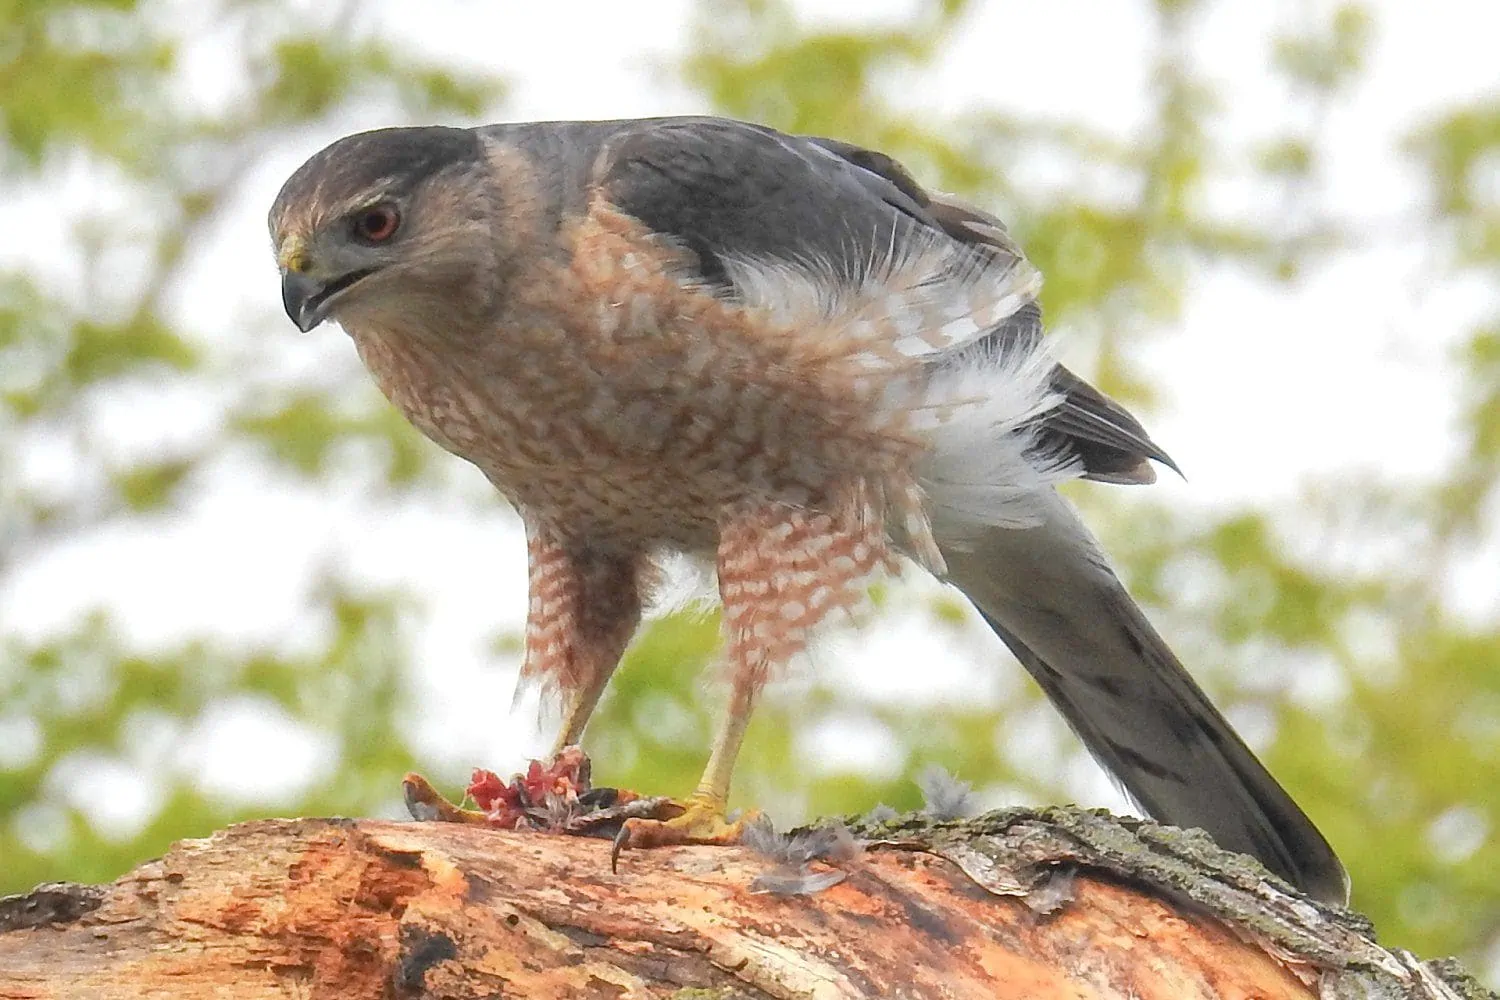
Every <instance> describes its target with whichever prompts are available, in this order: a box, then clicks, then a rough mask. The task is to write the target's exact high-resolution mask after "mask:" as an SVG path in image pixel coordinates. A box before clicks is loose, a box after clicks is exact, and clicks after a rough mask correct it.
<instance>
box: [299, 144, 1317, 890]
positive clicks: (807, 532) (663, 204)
mask: <svg viewBox="0 0 1500 1000" xmlns="http://www.w3.org/2000/svg"><path fill="white" fill-rule="evenodd" d="M270 224H271V232H272V237H273V239H274V241H275V247H276V253H277V258H278V261H279V263H280V265H281V270H282V295H283V299H284V302H285V305H286V310H287V314H288V315H289V316H291V318H292V320H293V321H294V322H295V323H296V324H297V325H298V326H299V327H301V328H302V329H304V330H307V329H310V328H311V327H313V326H315V325H317V324H318V323H319V322H321V321H322V320H325V319H333V320H336V321H337V322H338V323H340V324H341V325H342V326H343V327H344V328H345V329H346V330H347V331H348V332H349V334H350V336H352V337H353V339H354V343H355V346H356V347H357V349H358V350H359V354H360V357H361V358H363V359H364V362H365V364H366V365H367V366H368V367H369V369H370V372H371V374H372V375H374V377H375V380H376V382H378V383H379V385H380V388H381V389H382V390H383V391H384V392H385V394H386V396H387V397H389V398H390V400H391V402H393V403H394V404H395V405H396V406H397V407H398V408H399V409H400V410H401V411H402V412H403V413H404V414H405V415H406V416H407V417H408V418H409V419H410V420H411V421H412V423H414V424H415V425H416V426H417V427H418V428H420V429H421V430H422V431H423V432H424V433H425V434H426V435H427V436H428V437H430V438H432V439H433V440H434V441H436V442H437V443H438V444H440V445H442V446H443V447H444V448H446V449H448V450H449V451H451V452H453V453H454V454H456V455H459V456H461V457H463V458H465V459H467V460H468V461H470V462H472V463H474V464H475V465H476V466H478V467H479V468H480V469H481V470H483V472H484V473H485V475H486V476H488V477H489V479H490V481H491V482H493V483H494V485H495V487H496V488H497V489H499V490H500V492H501V493H503V494H504V495H505V496H506V498H507V499H508V500H509V501H510V502H511V503H512V504H513V505H514V506H515V508H516V510H517V511H519V513H520V515H521V517H522V519H523V521H524V522H525V525H526V534H527V539H528V545H529V554H530V611H529V617H528V622H527V628H526V658H525V666H524V668H523V676H524V677H525V678H526V679H528V680H531V681H535V682H539V683H541V684H544V685H547V686H550V687H551V688H552V689H554V690H555V691H556V692H558V693H559V694H560V695H561V698H562V701H563V704H564V709H565V720H564V724H563V728H562V732H561V733H560V735H559V737H558V745H559V747H561V746H566V745H570V744H573V743H576V742H577V741H578V740H579V738H580V736H581V735H582V733H583V728H584V725H585V723H586V722H587V721H588V717H589V714H590V712H591V711H592V710H593V708H594V705H595V704H596V703H597V701H598V699H599V696H600V693H601V692H602V691H603V690H604V687H605V685H606V683H607V682H608V680H609V677H610V674H611V672H612V671H613V670H614V668H615V665H616V663H617V662H618V660H619V658H620V655H621V652H622V651H623V650H624V648H625V645H626V643H627V642H628V641H629V640H630V638H631V635H632V634H633V632H634V631H635V629H636V627H637V624H638V622H639V619H640V614H641V606H642V600H643V596H644V595H643V589H644V588H645V587H646V586H647V585H648V581H649V580H650V579H651V576H652V572H651V571H652V564H653V559H654V558H656V557H657V556H658V555H660V554H661V553H663V552H665V551H678V552H684V553H687V554H689V555H694V556H700V557H704V558H707V559H712V560H713V561H714V564H715V566H716V568H717V571H718V586H719V594H720V597H721V598H722V600H723V605H724V617H723V621H724V633H725V641H726V656H727V658H728V661H729V668H730V676H731V689H730V695H729V704H728V707H727V709H726V710H725V713H724V715H723V718H722V722H721V724H720V725H719V727H718V729H717V732H716V735H715V737H714V741H713V746H712V751H711V754H710V757H709V761H708V766H707V769H706V770H705V772H704V774H703V779H702V782H701V783H700V785H699V787H698V790H697V792H696V793H695V794H694V795H693V797H692V798H691V799H689V800H687V802H686V803H684V808H683V811H682V815H680V816H678V817H676V818H674V819H670V820H640V819H633V820H631V821H630V823H629V825H628V831H627V836H628V837H629V839H630V841H631V842H632V843H634V844H638V845H641V844H650V843H661V842H680V841H689V840H692V841H703V840H709V841H712V840H725V839H729V838H732V837H733V836H735V835H736V833H737V832H738V831H737V829H736V827H735V826H734V825H733V824H728V823H726V821H725V819H724V808H725V798H726V796H727V794H728V789H729V779H730V771H731V769H732V767H733V764H734V759H735V754H736V752H737V751H738V749H739V746H740V741H741V738H742V737H743V735H744V730H745V725H746V721H747V719H748V717H749V715H750V711H751V708H752V706H753V704H754V702H755V699H756V696H757V693H758V692H759V690H760V688H761V686H762V685H763V684H764V683H765V681H766V680H767V678H768V677H769V676H770V675H771V674H772V673H773V672H774V671H775V669H776V667H777V666H778V665H779V664H781V663H783V662H785V661H786V660H787V659H788V658H789V657H791V656H793V655H794V654H796V653H797V652H798V651H799V650H800V649H801V648H802V647H803V646H804V644H805V642H806V641H807V637H808V633H809V631H810V630H811V629H812V628H813V627H814V626H816V625H817V624H818V623H819V622H820V621H822V620H823V619H824V618H826V617H827V616H828V615H829V613H830V612H832V611H834V610H835V609H839V608H846V607H848V606H850V605H851V604H853V603H854V602H855V601H856V600H857V599H858V597H859V595H860V594H861V592H862V588H863V585H864V583H865V582H866V581H867V580H868V579H869V578H870V576H871V575H872V574H876V573H879V572H881V571H884V570H886V569H889V568H891V567H892V566H893V564H894V562H895V560H896V559H897V557H900V556H904V557H908V558H910V559H911V560H913V561H915V562H916V563H918V564H920V565H922V566H924V567H926V568H927V569H928V570H930V571H931V572H933V573H934V574H937V575H939V576H941V577H943V578H945V579H947V580H950V581H951V582H952V583H954V584H955V585H956V586H957V587H958V588H959V589H961V590H962V591H963V592H964V593H965V594H966V595H967V596H968V597H969V598H970V599H971V600H972V601H973V602H974V604H975V605H977V606H978V608H979V610H980V612H981V613H982V614H983V615H984V617H985V619H986V620H987V621H988V622H989V623H990V624H991V625H992V626H993V627H994V630H995V632H996V633H997V634H998V635H999V636H1000V638H1001V639H1002V640H1003V641H1004V642H1005V644H1006V645H1007V646H1009V647H1010V649H1011V650H1012V651H1013V652H1014V653H1015V655H1016V657H1017V658H1018V659H1019V660H1020V661H1021V663H1022V664H1023V665H1024V666H1025V667H1026V669H1027V670H1029V671H1030V672H1031V674H1032V675H1033V676H1034V677H1035V678H1036V680H1037V682H1038V683H1039V684H1040V685H1041V686H1042V688H1043V690H1045V691H1046V693H1047V695H1048V696H1049V697H1050V698H1051V699H1052V701H1053V703H1054V704H1056V706H1057V707H1058V708H1059V709H1060V710H1061V711H1062V713H1063V715H1065V716H1066V717H1067V719H1068V722H1069V723H1070V724H1071V725H1072V727H1073V729H1074V730H1075V731H1076V732H1077V733H1078V735H1079V736H1080V737H1081V738H1082V739H1083V741H1084V743H1085V744H1086V745H1087V746H1088V748H1089V750H1090V751H1092V753H1093V754H1094V756H1095V757H1096V758H1097V759H1098V760H1099V761H1100V762H1101V763H1102V764H1103V765H1104V766H1105V767H1106V768H1108V770H1109V771H1110V772H1111V773H1112V774H1113V775H1114V776H1115V778H1117V779H1118V780H1119V781H1120V782H1121V783H1122V784H1123V785H1124V786H1125V788H1126V789H1127V790H1128V791H1129V792H1130V794H1131V795H1132V796H1134V798H1135V799H1136V800H1137V801H1138V802H1139V803H1140V804H1141V805H1142V806H1143V807H1144V808H1145V809H1146V810H1147V811H1149V812H1150V813H1151V814H1152V815H1154V816H1156V817H1157V818H1159V819H1161V820H1164V821H1167V822H1170V823H1175V824H1178V825H1182V826H1197V827H1202V828H1203V829H1205V830H1207V831H1208V832H1209V833H1210V834H1212V835H1213V836H1214V838H1215V839H1216V840H1218V842H1219V843H1220V844H1221V845H1223V846H1225V847H1227V848H1230V849H1233V850H1238V851H1242V852H1245V853H1249V854H1252V855H1254V856H1256V857H1258V858H1259V859H1260V860H1261V861H1263V862H1264V863H1265V864H1266V866H1267V867H1269V868H1270V869H1271V870H1272V871H1274V872H1276V873H1277V874H1278V875H1281V876H1282V877H1283V878H1285V879H1287V880H1288V881H1289V882H1292V883H1294V884H1295V885H1297V886H1300V887H1301V888H1303V889H1305V890H1306V891H1308V892H1309V893H1311V894H1313V895H1315V896H1318V897H1320V898H1323V899H1328V900H1342V899H1344V898H1345V896H1346V894H1347V880H1346V877H1345V875H1344V871H1343V868H1342V867H1341V866H1340V864H1339V862H1338V859H1337V858H1336V857H1335V856H1334V853H1333V851H1332V850H1331V849H1330V847H1329V846H1328V843H1327V842H1326V841H1325V840H1324V839H1323V837H1322V835H1321V834H1319V832H1318V830H1317V828H1316V827H1314V826H1313V824H1312V822H1311V821H1310V820H1309V819H1308V818H1307V817H1306V816H1305V815H1304V814H1303V813H1302V811H1301V810H1300V809H1299V808H1298V807H1297V805H1296V804H1295V803H1294V802H1293V801H1292V800H1291V798H1290V797H1289V796H1288V795H1287V794H1286V792H1285V791H1283V790H1282V788H1281V786H1280V785H1278V784H1277V783H1276V781H1275V779H1273V778H1272V777H1271V776H1270V774H1268V773H1267V772H1266V770H1265V768H1264V767H1262V766H1261V764H1260V763H1259V762H1258V761H1257V760H1256V759H1255V757H1254V755H1253V754H1252V753H1251V752H1250V750H1249V749H1248V748H1246V746H1245V744H1244V743H1243V742H1242V741H1241V740H1240V739H1239V737H1238V736H1237V735H1235V733H1234V731H1233V730H1231V729H1230V728H1229V726H1228V724H1227V723H1226V722H1225V721H1224V719H1223V717H1222V716H1220V714H1219V713H1218V712H1217V711H1216V710H1215V709H1214V707H1213V705H1211V704H1210V703H1209V701H1208V699H1207V698H1206V697H1205V696H1204V694H1203V692H1202V691H1200V690H1199V688H1198V686H1197V685H1196V684H1195V683H1194V682H1193V679H1192V678H1191V677H1190V676H1189V675H1188V674H1187V672H1186V671H1185V670H1184V669H1183V667H1182V666H1181V664H1180V663H1179V662H1178V661H1177V659H1176V657H1174V656H1173V655H1172V652H1171V651H1170V650H1169V649H1168V648H1167V646H1166V644H1165V643H1164V642H1163V641H1162V639H1161V637H1160V636H1159V635H1157V633H1156V631H1155V630H1154V629H1153V628H1152V627H1151V625H1150V623H1148V622H1147V621H1146V618H1145V617H1144V615H1143V614H1142V613H1141V611H1140V609H1139V608H1137V607H1136V605H1135V603H1134V602H1133V601H1132V600H1131V599H1130V597H1129V596H1128V595H1127V594H1126V592H1125V590H1124V589H1123V587H1122V586H1121V584H1120V582H1119V581H1118V579H1116V577H1115V575H1114V573H1113V572H1112V571H1111V570H1110V568H1109V566H1108V564H1107V562H1106V560H1105V557H1104V555H1103V554H1102V553H1101V552H1100V550H1099V547H1098V545H1097V544H1096V543H1095V541H1094V540H1093V538H1092V537H1091V536H1090V534H1089V533H1088V531H1087V529H1086V528H1085V527H1084V526H1083V524H1082V523H1081V522H1080V521H1079V519H1078V517H1077V516H1076V515H1075V513H1074V512H1073V510H1072V508H1071V507H1070V506H1069V505H1068V504H1067V503H1066V502H1065V501H1064V500H1063V499H1062V498H1061V497H1059V495H1058V494H1057V492H1056V490H1055V485H1056V484H1057V483H1058V482H1060V481H1062V480H1065V479H1069V478H1075V477H1083V478H1089V479H1096V480H1102V481H1105V482H1112V483H1146V482H1150V481H1152V480H1153V479H1154V478H1155V474H1154V472H1153V469H1152V466H1151V463H1152V462H1153V461H1155V462H1160V463H1163V464H1165V465H1167V466H1169V467H1170V466H1171V460H1170V459H1169V458H1168V457H1167V456H1166V454H1165V453H1164V452H1162V450H1161V449H1160V448H1158V447H1157V446H1156V444H1154V443H1153V442H1152V441H1151V439H1150V437H1149V436H1147V434H1146V432H1145V430H1144V429H1142V427H1141V425H1140V424H1139V423H1137V422H1136V420H1135V419H1134V418H1133V417H1132V416H1131V415H1130V414H1129V413H1127V412H1126V411H1125V410H1124V409H1123V408H1121V407H1120V406H1119V405H1118V404H1116V403H1114V402H1113V401H1111V400H1109V399H1108V398H1106V397H1105V396H1104V395H1102V394H1101V393H1099V392H1098V391H1097V390H1095V389H1094V388H1092V387H1091V386H1089V385H1088V384H1087V383H1085V382H1083V381H1082V380H1081V379H1079V378H1078V377H1077V376H1075V375H1073V374H1072V373H1071V372H1069V371H1067V370H1066V369H1064V368H1062V367H1060V366H1058V365H1056V364H1054V363H1053V362H1052V361H1051V360H1050V359H1049V358H1048V355H1047V353H1046V351H1045V349H1044V346H1043V343H1042V335H1041V317H1040V312H1039V310H1038V308H1037V305H1036V293H1037V289H1038V286H1039V283H1040V279H1039V277H1038V275H1037V273H1036V271H1035V270H1034V269H1033V268H1032V267H1031V266H1030V265H1029V264H1028V263H1027V261H1026V259H1025V258H1024V257H1023V256H1022V254H1021V252H1020V250H1019V249H1018V248H1017V247H1016V245H1015V244H1014V243H1013V242H1012V241H1011V240H1010V238H1009V237H1008V236H1007V234H1006V232H1005V229H1004V227H1003V226H1002V225H1001V224H1000V223H999V222H998V221H996V220H995V219H993V218H991V217H990V216H988V215H986V214H984V213H982V212H979V211H977V210H975V209H973V208H969V207H967V206H964V205H961V204H959V203H957V202H955V201H952V200H949V199H946V198H943V197H939V196H936V195H933V194H930V193H928V192H926V191H924V190H923V189H922V188H921V187H920V186H918V185H917V183H916V182H915V181H914V180H913V179H912V178H911V176H910V175H909V174H907V173H906V171H905V170H903V169H902V168H901V167H900V166H899V165H898V164H897V163H895V162H894V161H893V160H891V159H890V158H888V157H886V156H883V155H881V154H879V153H875V152H871V151H868V150H864V149H859V148H857V147H854V146H850V145H847V144H845V143H841V142H836V141H833V140H829V139H816V138H803V137H797V136H790V135H785V134H782V133H780V132H776V131H774V130H772V129H768V128H762V127H759V126H755V125H749V124H745V123H741V122H734V121H727V120H722V119H714V118H669V119H657V120H642V121H615V122H551V123H535V124H516V125H494V126H489V127H485V128H477V129H458V128H440V127H431V128H401V129H385V130H381V131H376V132H367V133H363V134H360V135H353V136H349V137H347V138H345V139H341V140H339V141H338V142H335V143H334V144H333V145H331V146H329V147H328V148H326V149H324V150H323V151H322V152H320V153H318V154H317V155H315V156H313V157H312V159H310V160H309V161H308V162H307V163H306V164H304V165H303V166H302V167H301V168H300V169H298V170H297V172H296V173H294V174H293V175H292V177H291V178H290V179H289V180H288V181H287V182H286V185H285V186H284V187H283V188H282V190H281V193H280V195H279V196H278V197H277V199H276V203H275V206H274V207H273V208H272V210H271V218H270Z"/></svg>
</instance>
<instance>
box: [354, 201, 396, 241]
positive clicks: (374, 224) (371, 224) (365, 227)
mask: <svg viewBox="0 0 1500 1000" xmlns="http://www.w3.org/2000/svg"><path fill="white" fill-rule="evenodd" d="M400 227H401V213H400V212H398V211H396V206H395V205H392V204H391V203H390V202H381V203H380V204H378V205H371V206H370V207H369V208H362V209H360V210H359V212H358V213H357V214H356V215H355V216H354V236H355V238H356V239H358V240H359V241H360V242H362V243H372V244H373V243H384V242H385V241H386V240H388V239H390V238H391V237H392V236H395V235H396V230H397V229H399V228H400Z"/></svg>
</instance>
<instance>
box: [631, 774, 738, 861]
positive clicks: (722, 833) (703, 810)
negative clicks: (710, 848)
mask: <svg viewBox="0 0 1500 1000" xmlns="http://www.w3.org/2000/svg"><path fill="white" fill-rule="evenodd" d="M755 815H758V814H757V813H747V814H744V815H741V816H740V817H739V818H738V819H736V820H733V821H732V822H731V821H730V820H728V819H727V818H726V817H725V815H724V801H723V800H722V799H718V798H715V797H713V796H710V795H703V794H695V795H693V796H691V797H689V798H688V799H686V800H681V801H680V800H677V799H661V800H659V803H658V806H657V813H656V815H653V816H650V817H633V818H631V819H627V820H626V821H625V822H624V823H622V824H620V830H619V832H618V833H616V834H615V839H614V843H613V844H612V845H611V846H610V849H609V870H610V872H611V873H613V874H618V873H619V870H620V864H619V863H620V852H621V851H622V850H624V849H625V848H627V847H633V848H647V847H673V846H677V845H681V844H715V845H720V846H724V845H728V844H737V843H739V841H740V837H741V836H742V835H743V834H744V832H745V824H746V822H747V821H748V820H749V819H751V818H752V817H753V816H755Z"/></svg>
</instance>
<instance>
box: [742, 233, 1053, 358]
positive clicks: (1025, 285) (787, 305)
mask: <svg viewBox="0 0 1500 1000" xmlns="http://www.w3.org/2000/svg"><path fill="white" fill-rule="evenodd" d="M900 237H901V238H900V240H899V241H898V242H894V243H893V244H892V245H889V246H887V247H886V248H885V249H884V250H883V251H880V252H878V254H879V255H878V257H876V258H875V259H872V260H870V261H868V262H866V265H865V266H864V267H863V268H862V270H863V274H861V275H858V276H851V275H849V274H847V273H844V272H843V271H842V270H841V269H840V268H837V267H835V266H834V265H833V264H832V263H830V262H828V261H825V260H818V259H807V260H786V259H777V260H765V259H743V258H741V259H735V258H732V257H726V258H724V259H723V264H724V269H725V271H726V273H727V275H728V277H729V279H730V281H731V282H732V283H733V286H734V295H735V298H736V300H737V301H738V302H739V303H740V304H741V305H743V306H745V307H746V308H749V309H757V310H762V311H764V312H766V313H768V314H769V315H770V318H771V319H772V320H773V321H774V322H776V323H778V324H783V325H798V326H801V325H806V324H810V323H817V324H818V325H829V324H833V325H836V326H837V327H838V330H839V332H840V334H842V335H843V336H845V337H846V338H848V339H849V341H850V350H851V354H852V355H853V356H854V357H855V359H856V360H857V361H858V362H859V363H860V364H861V365H863V366H865V367H867V368H870V369H872V370H878V369H884V368H899V367H905V366H906V364H908V363H909V362H910V361H912V360H914V359H925V358H927V357H929V356H931V355H934V354H938V353H941V352H944V351H951V350H953V349H955V348H958V347H962V346H963V345H964V344H967V343H970V342H972V341H974V340H976V339H978V338H979V337H981V336H983V335H984V334H985V333H986V332H988V331H989V330H992V329H993V328H994V327H996V326H997V325H999V324H1000V323H1002V322H1004V321H1005V320H1006V319H1008V318H1010V317H1011V316H1013V315H1015V313H1016V311H1017V310H1019V309H1020V308H1021V307H1022V306H1023V305H1025V304H1026V303H1027V302H1030V301H1031V300H1032V299H1034V298H1035V297H1036V294H1037V292H1038V290H1039V289H1040V288H1041V283H1042V278H1041V274H1040V273H1039V272H1038V271H1037V270H1036V268H1034V267H1032V266H1031V265H1030V264H1029V263H1028V262H1027V261H1026V260H1025V258H1022V257H1019V256H1011V255H1009V254H1006V253H1003V252H1000V251H997V250H995V249H994V248H993V247H988V246H970V245H967V244H963V243H959V242H958V241H956V240H954V239H953V238H951V237H949V236H947V235H946V234H944V233H941V232H937V231H934V230H930V229H926V228H924V227H917V226H913V227H912V228H911V229H910V230H903V231H902V232H901V233H900Z"/></svg>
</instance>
